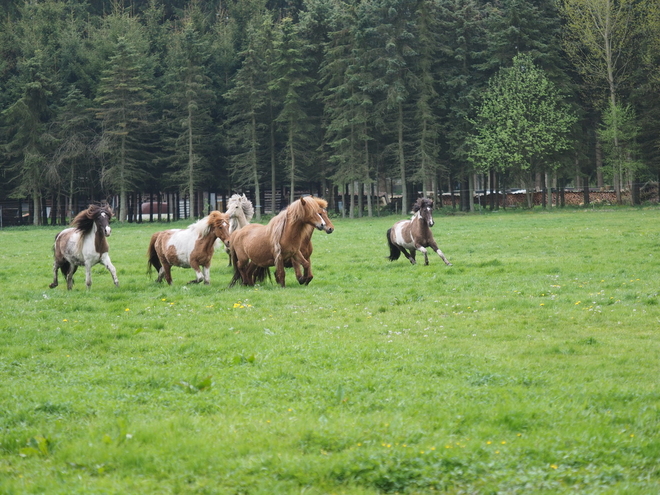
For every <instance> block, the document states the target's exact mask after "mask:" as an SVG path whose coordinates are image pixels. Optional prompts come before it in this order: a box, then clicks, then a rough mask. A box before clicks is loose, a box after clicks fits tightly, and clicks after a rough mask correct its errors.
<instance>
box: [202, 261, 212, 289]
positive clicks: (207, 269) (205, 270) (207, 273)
mask: <svg viewBox="0 0 660 495" xmlns="http://www.w3.org/2000/svg"><path fill="white" fill-rule="evenodd" d="M202 274H203V275H204V285H210V284H211V265H209V266H203V267H202Z"/></svg>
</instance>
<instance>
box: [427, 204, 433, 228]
mask: <svg viewBox="0 0 660 495" xmlns="http://www.w3.org/2000/svg"><path fill="white" fill-rule="evenodd" d="M426 209H427V210H428V212H429V227H433V225H434V224H435V222H434V221H433V215H432V213H431V211H432V210H431V208H429V207H428V206H427V207H426Z"/></svg>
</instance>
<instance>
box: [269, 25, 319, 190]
mask: <svg viewBox="0 0 660 495" xmlns="http://www.w3.org/2000/svg"><path fill="white" fill-rule="evenodd" d="M273 48H274V52H275V57H274V60H273V70H274V75H275V79H274V80H273V81H272V82H271V83H270V89H271V90H273V91H274V92H275V93H276V94H277V95H278V98H280V99H281V102H282V104H281V110H280V111H279V114H278V115H277V118H276V119H275V121H276V122H277V123H278V124H279V125H280V128H281V130H282V132H283V133H284V135H285V136H286V137H285V138H284V140H285V142H286V144H285V148H284V155H285V157H286V158H285V162H286V165H287V170H288V176H289V189H290V192H289V195H290V196H289V201H290V202H292V201H294V200H295V198H294V193H295V186H296V181H297V180H298V179H299V178H300V177H301V175H302V173H301V172H303V171H304V165H305V164H306V163H308V159H309V156H308V155H309V145H310V138H309V136H308V134H307V133H308V131H309V120H308V115H307V111H306V107H307V103H308V100H307V99H305V96H308V95H309V91H308V90H309V86H310V84H311V83H312V80H311V78H310V77H309V76H308V74H307V72H308V68H307V66H306V65H305V63H304V62H305V59H304V56H303V46H302V42H301V38H300V37H299V36H298V33H297V29H296V25H295V24H294V23H293V20H292V19H290V18H286V19H283V20H282V21H281V22H280V24H279V26H278V30H277V35H276V38H275V43H274V46H273Z"/></svg>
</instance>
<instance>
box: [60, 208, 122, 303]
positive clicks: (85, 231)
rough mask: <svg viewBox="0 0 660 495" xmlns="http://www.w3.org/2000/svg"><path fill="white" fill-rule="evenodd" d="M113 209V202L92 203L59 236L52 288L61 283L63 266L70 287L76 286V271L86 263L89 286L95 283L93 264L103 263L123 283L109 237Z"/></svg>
mask: <svg viewBox="0 0 660 495" xmlns="http://www.w3.org/2000/svg"><path fill="white" fill-rule="evenodd" d="M111 217H112V209H111V208H110V207H109V206H97V205H91V206H90V207H89V208H87V209H86V210H83V211H81V212H80V213H78V215H76V217H75V218H74V219H73V221H72V222H71V225H72V227H70V228H68V229H65V230H63V231H62V232H60V233H59V234H57V236H56V237H55V245H54V246H53V250H54V251H55V263H54V264H53V283H52V284H50V288H51V289H54V288H55V287H57V272H58V270H62V275H64V276H65V277H66V288H67V289H68V290H71V289H72V288H73V274H74V273H76V270H77V269H78V267H79V266H84V267H85V272H86V278H85V283H86V284H87V288H88V289H89V288H90V287H91V286H92V266H94V265H96V264H97V263H101V264H102V265H103V266H105V267H106V268H107V269H108V271H109V272H110V274H111V275H112V280H113V281H114V282H115V285H116V286H117V287H119V280H117V270H115V267H114V265H113V264H112V262H111V261H110V255H109V254H108V249H109V248H108V241H107V240H106V237H109V236H110V232H112V229H111V228H110V218H111Z"/></svg>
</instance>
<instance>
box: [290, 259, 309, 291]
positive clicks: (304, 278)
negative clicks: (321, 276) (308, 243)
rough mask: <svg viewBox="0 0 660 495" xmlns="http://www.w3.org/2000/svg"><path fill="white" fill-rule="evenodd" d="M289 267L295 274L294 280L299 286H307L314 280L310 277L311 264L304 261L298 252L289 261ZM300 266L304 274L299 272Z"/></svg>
mask: <svg viewBox="0 0 660 495" xmlns="http://www.w3.org/2000/svg"><path fill="white" fill-rule="evenodd" d="M291 265H292V266H293V270H294V271H295V272H296V279H297V280H298V283H299V284H300V285H309V283H310V282H311V281H312V279H313V278H314V275H312V264H311V262H310V261H309V260H307V259H305V257H304V256H303V255H302V253H301V252H300V251H299V252H298V254H296V256H294V257H293V258H292V259H291ZM300 265H302V267H303V269H304V273H301V272H300Z"/></svg>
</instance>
